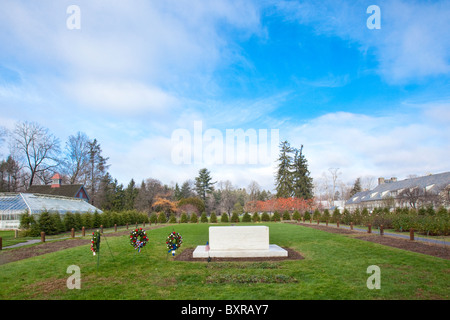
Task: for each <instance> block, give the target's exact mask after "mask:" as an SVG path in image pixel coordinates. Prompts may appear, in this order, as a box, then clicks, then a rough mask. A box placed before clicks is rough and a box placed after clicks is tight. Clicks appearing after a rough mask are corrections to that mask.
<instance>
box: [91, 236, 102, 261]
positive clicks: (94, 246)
mask: <svg viewBox="0 0 450 320" xmlns="http://www.w3.org/2000/svg"><path fill="white" fill-rule="evenodd" d="M100 237H101V235H100V231H98V230H97V231H95V232H92V238H91V251H92V254H93V255H94V256H95V253H98V252H99V251H100Z"/></svg>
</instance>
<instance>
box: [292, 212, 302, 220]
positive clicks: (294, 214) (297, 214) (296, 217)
mask: <svg viewBox="0 0 450 320" xmlns="http://www.w3.org/2000/svg"><path fill="white" fill-rule="evenodd" d="M300 218H301V216H300V212H298V211H297V210H295V211H294V213H293V214H292V219H293V220H296V221H298V220H300Z"/></svg>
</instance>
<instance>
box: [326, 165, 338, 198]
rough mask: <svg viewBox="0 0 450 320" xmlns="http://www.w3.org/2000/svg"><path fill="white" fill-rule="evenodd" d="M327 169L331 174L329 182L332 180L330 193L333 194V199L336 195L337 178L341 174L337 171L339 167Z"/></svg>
mask: <svg viewBox="0 0 450 320" xmlns="http://www.w3.org/2000/svg"><path fill="white" fill-rule="evenodd" d="M328 171H329V172H330V174H331V182H332V186H333V189H332V193H331V194H332V195H333V199H335V195H336V186H337V184H338V178H339V176H340V175H341V172H339V168H329V169H328Z"/></svg>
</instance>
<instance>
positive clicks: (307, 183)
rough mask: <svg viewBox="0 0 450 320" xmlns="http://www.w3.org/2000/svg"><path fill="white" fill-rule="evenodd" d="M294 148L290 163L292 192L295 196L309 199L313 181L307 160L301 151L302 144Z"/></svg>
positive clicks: (311, 195) (311, 193) (311, 194)
mask: <svg viewBox="0 0 450 320" xmlns="http://www.w3.org/2000/svg"><path fill="white" fill-rule="evenodd" d="M294 150H295V156H294V162H293V164H292V193H293V196H294V197H296V198H303V199H311V198H312V197H313V182H312V178H311V177H310V172H309V170H308V161H307V160H306V158H305V156H304V155H303V153H302V150H303V146H302V147H301V148H300V150H299V149H294Z"/></svg>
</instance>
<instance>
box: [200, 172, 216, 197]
mask: <svg viewBox="0 0 450 320" xmlns="http://www.w3.org/2000/svg"><path fill="white" fill-rule="evenodd" d="M211 180H212V178H211V175H210V172H209V171H208V169H206V168H203V169H200V171H199V173H198V177H196V178H195V189H196V191H197V194H198V196H199V197H200V199H202V200H203V202H204V203H206V195H207V194H209V193H211V192H212V191H213V190H214V184H215V182H211Z"/></svg>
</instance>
